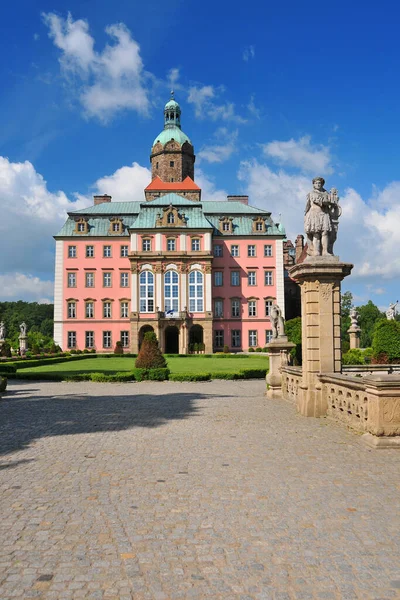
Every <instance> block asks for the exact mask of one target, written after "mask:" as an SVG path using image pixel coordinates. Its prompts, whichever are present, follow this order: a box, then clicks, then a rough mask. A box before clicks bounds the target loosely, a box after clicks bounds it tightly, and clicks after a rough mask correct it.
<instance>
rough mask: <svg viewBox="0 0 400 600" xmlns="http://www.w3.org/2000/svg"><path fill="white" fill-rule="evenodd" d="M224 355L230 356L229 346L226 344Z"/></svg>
mask: <svg viewBox="0 0 400 600" xmlns="http://www.w3.org/2000/svg"><path fill="white" fill-rule="evenodd" d="M224 354H229V346H228V344H225V346H224Z"/></svg>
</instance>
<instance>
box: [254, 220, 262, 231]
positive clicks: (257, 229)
mask: <svg viewBox="0 0 400 600" xmlns="http://www.w3.org/2000/svg"><path fill="white" fill-rule="evenodd" d="M256 231H264V225H263V223H261V221H258V223H256Z"/></svg>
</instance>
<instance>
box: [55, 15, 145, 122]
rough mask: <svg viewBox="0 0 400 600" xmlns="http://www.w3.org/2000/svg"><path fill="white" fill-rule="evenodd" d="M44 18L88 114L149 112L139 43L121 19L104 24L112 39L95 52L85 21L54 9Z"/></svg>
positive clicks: (103, 116) (104, 117) (66, 73)
mask: <svg viewBox="0 0 400 600" xmlns="http://www.w3.org/2000/svg"><path fill="white" fill-rule="evenodd" d="M43 20H44V23H45V24H46V25H47V27H48V28H49V37H50V38H51V39H52V40H53V42H54V45H55V46H56V47H57V48H59V49H60V50H61V57H60V64H61V70H62V74H63V75H64V77H65V78H66V79H67V80H68V83H69V85H70V86H72V88H73V89H75V90H76V93H77V94H78V97H79V100H80V102H81V104H82V106H83V108H84V111H85V114H86V115H87V116H88V117H97V118H99V119H100V120H102V121H108V120H109V119H111V118H112V117H113V116H114V115H115V114H116V113H117V112H119V111H121V110H124V109H131V110H136V111H137V112H138V113H140V114H144V115H146V114H147V113H148V109H149V104H150V102H149V98H148V90H147V87H146V86H147V83H148V80H149V74H147V73H145V71H144V69H143V62H142V59H141V57H140V48H139V44H138V43H137V42H136V41H135V40H134V39H132V37H131V33H130V31H129V30H128V29H127V27H126V26H125V25H124V24H123V23H117V24H115V25H109V26H108V27H106V29H105V31H106V33H107V35H108V36H109V37H110V38H111V40H112V43H111V45H110V44H107V45H106V46H105V47H104V49H103V50H102V52H96V51H95V49H94V44H95V40H94V38H93V37H92V36H91V35H90V33H89V25H88V23H87V21H85V20H83V19H78V20H76V21H74V20H73V18H72V16H71V14H68V16H67V18H66V19H64V18H62V17H59V16H58V15H56V14H54V13H46V14H43Z"/></svg>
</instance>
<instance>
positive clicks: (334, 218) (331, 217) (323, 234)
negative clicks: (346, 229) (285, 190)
mask: <svg viewBox="0 0 400 600" xmlns="http://www.w3.org/2000/svg"><path fill="white" fill-rule="evenodd" d="M312 183H313V190H312V191H311V192H309V193H308V194H307V204H306V210H305V213H304V231H305V233H306V235H307V244H308V255H309V256H333V245H334V243H335V241H336V237H337V231H338V225H339V217H340V215H341V214H342V209H341V207H340V205H339V196H338V192H337V190H336V189H335V188H332V189H331V191H330V192H327V191H326V190H325V189H324V184H325V179H324V178H323V177H314V179H313V181H312Z"/></svg>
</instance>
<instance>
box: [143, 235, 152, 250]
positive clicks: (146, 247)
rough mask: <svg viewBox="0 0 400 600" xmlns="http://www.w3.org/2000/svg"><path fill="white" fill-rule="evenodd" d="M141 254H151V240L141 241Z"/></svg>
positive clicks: (144, 239)
mask: <svg viewBox="0 0 400 600" xmlns="http://www.w3.org/2000/svg"><path fill="white" fill-rule="evenodd" d="M142 252H151V240H150V239H149V238H143V239H142Z"/></svg>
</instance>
